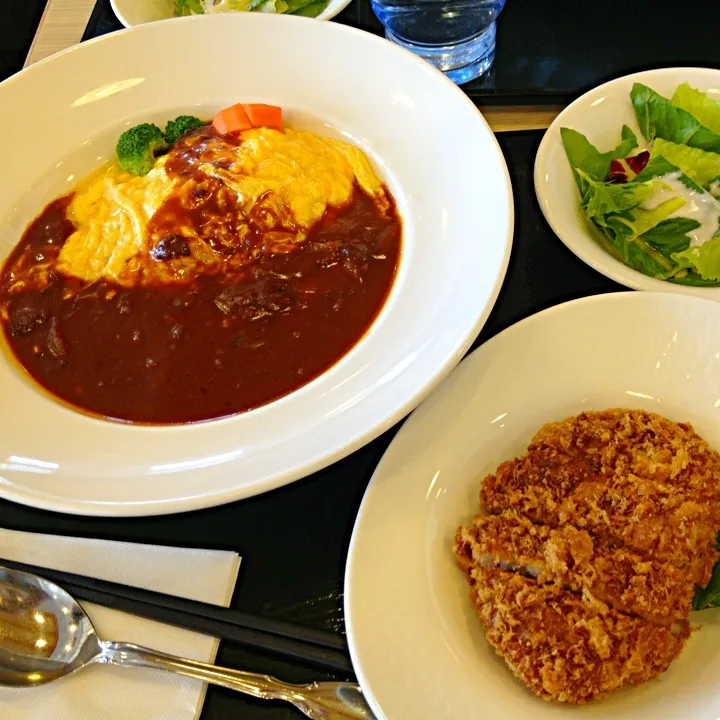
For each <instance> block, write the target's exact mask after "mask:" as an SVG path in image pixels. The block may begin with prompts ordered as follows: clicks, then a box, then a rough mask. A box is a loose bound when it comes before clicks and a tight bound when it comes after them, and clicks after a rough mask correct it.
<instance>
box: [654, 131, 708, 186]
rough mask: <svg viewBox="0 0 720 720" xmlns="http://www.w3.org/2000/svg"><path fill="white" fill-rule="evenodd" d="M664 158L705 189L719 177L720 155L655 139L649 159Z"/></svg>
mask: <svg viewBox="0 0 720 720" xmlns="http://www.w3.org/2000/svg"><path fill="white" fill-rule="evenodd" d="M656 157H664V158H665V159H666V160H667V161H668V162H670V163H671V164H672V165H674V166H675V167H676V168H678V169H680V170H682V172H683V173H684V174H685V175H687V176H688V177H689V178H691V179H692V180H694V181H695V182H696V183H697V184H698V185H702V186H703V187H707V186H708V184H709V183H710V182H712V181H713V180H715V179H716V178H717V177H718V175H720V154H719V153H715V152H707V151H706V150H700V149H699V148H691V147H688V146H687V145H678V144H677V143H673V142H669V141H668V140H663V139H662V138H657V139H656V140H655V142H654V143H653V146H652V150H651V151H650V159H653V158H656Z"/></svg>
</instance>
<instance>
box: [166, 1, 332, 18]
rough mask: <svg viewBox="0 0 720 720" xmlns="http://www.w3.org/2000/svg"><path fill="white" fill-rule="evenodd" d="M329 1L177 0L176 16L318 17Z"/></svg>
mask: <svg viewBox="0 0 720 720" xmlns="http://www.w3.org/2000/svg"><path fill="white" fill-rule="evenodd" d="M327 4H328V0H175V15H176V16H180V15H203V14H207V13H219V12H263V13H277V14H288V15H304V16H306V17H317V16H318V15H319V14H320V13H321V12H323V10H325V8H326V7H327Z"/></svg>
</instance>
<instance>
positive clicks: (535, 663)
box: [469, 567, 690, 704]
mask: <svg viewBox="0 0 720 720" xmlns="http://www.w3.org/2000/svg"><path fill="white" fill-rule="evenodd" d="M469 579H470V583H471V587H472V592H471V595H472V600H473V604H474V605H475V610H476V612H477V615H478V617H479V618H480V621H481V622H482V624H483V627H484V628H485V634H486V636H487V639H488V641H489V642H490V644H491V645H492V646H493V647H494V648H495V650H496V652H498V654H500V655H501V656H502V657H503V658H504V659H505V662H506V663H507V665H508V667H509V668H510V670H512V672H513V673H514V675H515V676H516V677H517V678H519V679H520V680H522V682H524V683H525V685H527V687H528V688H530V690H532V691H533V692H534V693H535V694H536V695H539V696H540V697H541V698H543V699H545V700H551V701H554V702H559V703H574V704H584V703H587V702H589V701H591V700H597V699H599V698H603V697H606V696H607V695H609V694H610V693H612V692H614V691H615V690H618V689H620V688H621V687H624V686H625V685H638V684H640V683H643V682H645V681H647V680H650V679H652V678H655V677H657V676H658V675H660V674H661V673H663V672H665V670H667V668H668V666H669V665H670V663H671V662H672V661H673V660H674V659H675V658H676V657H677V656H678V655H679V654H680V651H681V650H682V648H683V646H684V645H685V642H686V640H687V638H688V636H689V633H690V630H689V627H688V626H687V625H686V626H685V627H684V629H683V630H682V632H680V633H678V634H675V633H673V632H672V631H671V630H670V629H669V628H667V627H660V626H658V625H653V624H652V623H650V622H648V621H647V620H643V619H641V618H636V617H631V616H630V615H625V614H624V613H620V612H618V611H616V610H612V609H611V608H609V607H608V606H607V605H606V604H605V603H603V602H601V601H599V600H597V599H594V598H592V597H588V596H579V595H575V594H573V593H571V592H568V591H567V590H564V589H562V588H561V587H559V586H557V585H542V584H539V583H537V582H536V581H535V580H533V579H530V578H526V577H523V576H522V575H518V574H516V573H513V572H509V571H506V570H502V569H500V568H495V567H473V568H472V570H471V572H470V575H469Z"/></svg>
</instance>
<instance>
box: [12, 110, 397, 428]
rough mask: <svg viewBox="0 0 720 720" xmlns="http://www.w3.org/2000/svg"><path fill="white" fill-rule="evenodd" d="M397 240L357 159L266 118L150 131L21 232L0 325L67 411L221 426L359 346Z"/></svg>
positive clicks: (224, 116) (379, 184) (390, 270)
mask: <svg viewBox="0 0 720 720" xmlns="http://www.w3.org/2000/svg"><path fill="white" fill-rule="evenodd" d="M401 238H402V223H401V219H400V217H399V215H398V212H397V209H396V204H395V200H394V198H393V196H392V194H391V192H390V190H389V189H388V187H387V186H386V184H385V183H383V181H382V180H381V179H380V178H379V177H378V175H377V173H376V172H375V170H374V168H373V166H372V164H371V162H370V161H369V159H368V158H367V156H366V155H365V154H364V153H363V151H362V150H360V149H359V148H358V147H356V146H355V145H352V144H350V143H347V142H344V141H341V140H337V139H333V138H328V137H324V136H321V135H317V134H315V133H312V132H308V131H305V130H300V129H294V128H292V127H286V126H285V125H284V124H283V122H282V117H281V111H280V109H279V108H274V106H265V105H236V106H233V107H232V108H228V109H226V110H224V111H221V112H220V113H218V115H216V117H215V119H214V120H213V122H212V123H208V122H204V121H201V120H198V119H196V118H192V117H191V116H181V117H180V118H177V119H176V120H174V121H170V122H169V123H168V124H167V126H166V128H165V131H164V132H163V131H162V130H160V129H159V128H158V127H157V126H155V125H151V124H147V123H146V124H143V125H141V126H137V127H136V128H132V129H131V130H130V131H126V133H124V134H123V135H122V136H121V137H120V140H119V141H118V147H117V157H116V158H114V159H113V160H111V161H109V162H107V163H106V164H104V165H103V166H101V167H99V168H97V169H96V170H95V171H94V172H92V173H91V174H90V175H89V176H88V177H87V178H85V179H84V180H82V181H80V183H79V184H78V185H77V186H76V187H75V188H74V190H73V192H72V193H70V194H69V195H66V196H64V197H61V198H58V199H56V200H54V201H53V202H51V203H50V204H49V205H48V206H47V207H46V208H45V209H44V210H43V212H42V213H41V214H40V215H39V216H38V217H37V218H36V219H35V220H34V221H33V223H31V225H30V226H29V227H28V228H27V230H26V231H25V233H24V235H23V236H22V238H21V239H20V241H19V243H18V245H17V246H16V247H15V249H14V250H13V252H12V253H11V254H10V256H9V258H8V259H7V261H6V262H5V264H4V266H3V268H2V271H1V272H0V321H1V323H2V327H3V332H4V336H5V339H6V341H7V344H8V346H9V348H10V350H11V352H12V353H13V354H14V355H15V357H16V358H17V360H18V361H19V363H20V364H21V365H22V367H23V368H24V369H25V370H26V371H27V372H28V373H29V374H30V376H31V377H32V378H33V379H34V380H35V381H36V382H37V383H39V384H40V385H41V386H42V387H44V388H45V389H46V390H48V391H49V392H50V393H52V394H53V395H54V396H56V397H57V398H59V399H60V400H62V401H64V402H66V403H68V404H69V405H71V406H73V407H74V408H76V409H80V410H84V411H86V412H90V413H92V414H95V415H98V416H101V417H104V418H108V419H115V420H121V421H125V422H141V423H156V424H174V423H186V422H196V421H201V420H209V419H213V418H218V417H224V416H227V415H231V414H234V413H238V412H242V411H245V410H249V409H252V408H255V407H258V406H261V405H263V404H266V403H268V402H271V401H272V400H275V399H277V398H279V397H282V396H283V395H286V394H287V393H289V392H292V391H294V390H296V389H297V388H298V387H300V386H302V385H304V384H305V383H307V382H309V381H310V380H312V379H313V378H315V377H317V376H318V375H320V374H322V373H323V372H325V371H326V370H327V369H328V368H329V367H331V366H332V365H333V364H334V363H335V362H337V360H338V359H340V358H341V357H342V356H343V355H345V354H346V353H347V352H348V351H349V350H350V349H351V348H352V347H353V346H354V345H355V344H356V343H357V342H358V341H359V340H360V338H361V337H362V336H363V335H364V334H365V332H366V331H367V329H368V328H369V327H370V325H371V324H372V323H373V321H374V320H375V318H376V317H377V315H378V314H379V312H380V310H381V309H382V307H383V305H384V303H385V300H386V298H387V297H388V294H389V292H390V289H391V287H392V284H393V280H394V277H395V274H396V269H397V266H398V262H399V258H400V252H401Z"/></svg>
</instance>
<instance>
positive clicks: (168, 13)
mask: <svg viewBox="0 0 720 720" xmlns="http://www.w3.org/2000/svg"><path fill="white" fill-rule="evenodd" d="M349 4H350V0H330V1H329V2H328V4H327V7H326V8H325V9H324V10H323V11H322V12H321V13H320V14H319V15H318V16H317V17H315V18H311V19H312V20H330V19H331V18H334V17H335V16H336V15H337V14H338V13H341V12H342V11H343V10H344V9H345V8H346V7H347V6H348V5H349ZM110 5H111V6H112V9H113V12H114V13H115V15H116V17H117V19H118V20H119V21H120V22H121V23H122V24H123V25H124V26H125V27H126V28H127V27H134V26H135V25H143V24H145V23H150V22H155V21H157V20H166V19H167V18H172V17H174V15H173V8H174V7H175V2H174V0H110Z"/></svg>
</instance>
